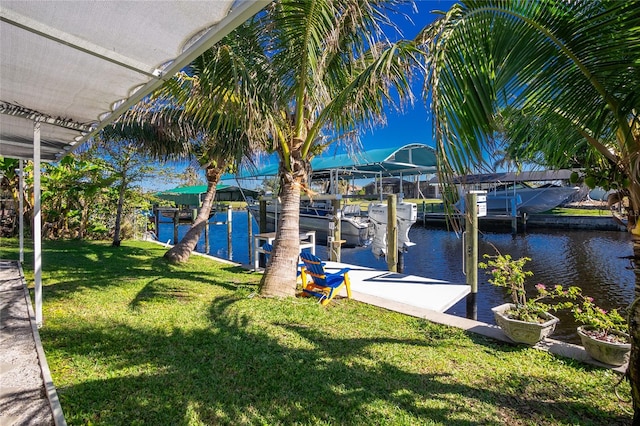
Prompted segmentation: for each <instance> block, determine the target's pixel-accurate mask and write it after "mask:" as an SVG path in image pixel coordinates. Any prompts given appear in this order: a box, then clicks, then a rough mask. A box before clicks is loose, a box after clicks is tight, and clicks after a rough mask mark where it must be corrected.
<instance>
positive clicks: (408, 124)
mask: <svg viewBox="0 0 640 426" xmlns="http://www.w3.org/2000/svg"><path fill="white" fill-rule="evenodd" d="M454 3H455V2H453V1H449V0H429V1H416V6H417V8H418V12H417V13H416V14H410V16H411V19H412V21H413V24H411V23H409V22H404V21H403V22H398V24H399V26H400V27H401V29H402V31H403V36H404V37H405V38H413V37H415V35H416V34H417V33H418V31H420V30H421V29H422V28H424V27H425V26H427V25H428V24H430V23H431V22H433V20H434V19H435V18H436V17H437V16H438V15H436V14H434V13H432V11H434V10H440V11H448V10H449V9H450V8H451V6H452V5H453V4H454ZM414 95H415V97H416V100H415V103H414V106H413V108H411V107H407V110H406V111H405V113H404V114H402V113H398V112H396V111H392V110H389V111H388V112H387V125H386V126H385V127H380V128H377V129H375V130H373V131H368V132H366V133H363V134H362V135H361V142H362V146H363V148H364V149H365V150H368V149H376V148H383V147H389V146H402V145H406V144H410V143H423V144H425V145H429V146H434V144H433V141H432V133H433V132H432V127H431V122H430V119H429V113H428V110H427V108H426V106H425V104H424V100H423V98H422V81H416V82H415V83H414Z"/></svg>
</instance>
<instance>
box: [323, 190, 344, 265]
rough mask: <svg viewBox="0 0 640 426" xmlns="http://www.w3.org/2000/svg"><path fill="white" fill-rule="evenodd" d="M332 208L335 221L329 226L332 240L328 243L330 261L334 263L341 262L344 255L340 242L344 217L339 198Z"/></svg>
mask: <svg viewBox="0 0 640 426" xmlns="http://www.w3.org/2000/svg"><path fill="white" fill-rule="evenodd" d="M331 206H332V207H333V219H332V220H331V223H330V224H329V228H330V229H329V230H330V231H331V238H330V239H329V241H327V242H328V243H329V244H328V246H329V260H330V261H332V262H340V258H341V254H342V253H341V251H342V241H341V240H340V238H341V234H342V230H341V226H342V217H341V216H342V215H341V210H340V198H339V196H338V198H336V199H334V200H331Z"/></svg>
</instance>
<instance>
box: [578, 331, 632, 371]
mask: <svg viewBox="0 0 640 426" xmlns="http://www.w3.org/2000/svg"><path fill="white" fill-rule="evenodd" d="M585 330H589V327H585V326H582V327H578V336H580V340H581V341H582V346H584V350H585V351H587V353H588V354H589V356H590V357H591V358H593V359H595V360H597V361H600V362H603V363H605V364H609V365H616V366H618V365H623V364H626V363H627V362H628V361H629V354H630V352H631V343H613V342H607V341H604V340H599V339H596V338H594V337H591V336H590V335H589V334H587V333H585ZM613 334H617V335H618V336H624V337H626V338H627V341H629V336H628V335H627V334H625V333H616V332H613Z"/></svg>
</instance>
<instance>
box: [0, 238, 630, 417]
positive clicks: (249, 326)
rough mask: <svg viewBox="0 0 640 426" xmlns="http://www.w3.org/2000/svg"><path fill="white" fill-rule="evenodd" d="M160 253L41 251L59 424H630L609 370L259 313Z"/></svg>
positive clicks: (300, 304) (352, 312)
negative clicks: (60, 415) (61, 420)
mask: <svg viewBox="0 0 640 426" xmlns="http://www.w3.org/2000/svg"><path fill="white" fill-rule="evenodd" d="M0 242H1V244H0V258H17V249H16V242H15V240H8V239H3V240H2V241H0ZM164 251H165V249H164V248H162V247H161V246H158V245H155V244H152V243H144V242H131V241H125V242H123V245H122V247H120V248H112V247H111V246H110V245H109V244H108V243H95V242H78V241H59V242H50V241H45V242H44V253H43V257H42V258H43V283H44V285H45V287H44V291H43V294H44V321H45V324H44V327H43V328H42V329H41V330H40V333H41V337H42V341H43V344H44V349H45V352H46V355H47V359H48V362H49V366H50V368H51V372H52V375H53V380H54V383H55V385H56V386H57V389H58V394H59V397H60V400H61V403H62V409H63V411H64V414H65V417H66V419H67V422H68V423H69V424H70V425H83V424H84V425H89V424H91V425H170V424H171V425H212V424H229V425H232V424H233V425H238V424H261V425H278V424H282V425H289V424H298V425H307V424H313V425H337V424H345V425H376V424H377V425H387V424H388V425H418V424H420V425H431V424H433V425H475V424H487V425H502V424H505V425H565V424H566V425H578V424H579V425H589V424H594V425H595V424H602V425H615V424H631V418H632V417H631V406H630V403H628V402H620V401H619V400H618V398H617V397H616V395H615V391H614V385H615V383H616V382H617V380H618V376H617V375H616V374H615V373H613V372H611V371H609V370H606V369H598V368H594V367H590V366H587V365H583V364H581V363H578V362H575V361H573V360H569V359H563V358H558V357H555V356H552V355H550V354H548V353H546V352H543V351H540V350H534V349H530V348H527V347H524V346H512V345H506V344H500V343H498V342H495V341H492V340H490V339H487V338H483V337H479V336H477V335H473V334H466V333H464V332H462V331H461V330H458V329H454V328H449V327H445V326H440V325H435V324H431V323H428V322H426V321H425V320H421V319H417V318H412V317H409V316H405V315H401V314H398V313H394V312H389V311H385V310H383V309H379V308H375V307H372V306H369V305H365V304H363V303H359V302H355V301H349V300H337V301H335V302H333V303H331V304H330V305H329V306H327V307H321V306H319V305H318V304H317V303H315V302H314V301H313V300H311V299H264V298H261V297H258V296H256V291H257V288H256V284H257V282H258V281H259V275H257V274H254V273H249V272H245V271H243V270H241V269H238V268H235V267H232V266H229V265H226V264H222V263H217V262H214V261H211V260H208V259H205V258H203V257H199V256H193V257H192V260H191V261H190V262H189V263H188V264H187V265H185V266H170V265H167V264H166V263H165V262H164V261H163V260H162V254H163V253H164ZM25 258H26V259H27V264H26V265H25V269H26V274H27V280H29V282H31V281H32V274H31V272H30V268H31V260H30V259H32V257H31V255H30V254H28V255H27V256H26V257H25ZM618 393H619V394H620V395H621V396H622V397H623V398H625V399H626V400H628V399H629V386H628V384H627V383H623V384H622V385H621V386H620V387H619V389H618Z"/></svg>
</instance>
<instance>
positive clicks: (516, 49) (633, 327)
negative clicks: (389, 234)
mask: <svg viewBox="0 0 640 426" xmlns="http://www.w3.org/2000/svg"><path fill="white" fill-rule="evenodd" d="M638 28H640V13H638V3H637V2H635V1H627V2H623V1H606V0H601V1H594V0H589V1H571V2H568V1H564V0H546V1H543V2H535V1H522V2H520V1H518V2H516V1H498V0H496V1H464V2H462V3H460V4H457V5H455V6H454V7H453V8H452V9H451V10H450V11H449V12H448V13H447V14H446V15H444V16H442V17H441V18H440V19H438V20H437V21H436V22H434V23H433V24H432V25H430V26H428V27H427V28H425V29H424V31H423V34H422V42H423V43H424V46H425V48H426V50H427V51H428V56H427V58H428V60H427V61H428V64H427V65H428V70H427V72H428V76H427V84H426V86H425V87H426V88H427V95H428V97H429V98H430V101H431V108H432V111H433V116H434V120H433V123H434V127H435V134H436V143H437V145H438V151H439V154H440V158H441V159H442V160H444V161H442V163H441V168H442V169H443V171H444V172H447V173H449V174H451V173H452V172H454V171H462V172H464V171H465V170H466V169H468V168H470V166H472V165H474V164H478V163H480V162H482V159H481V156H482V152H483V147H485V146H486V145H487V144H488V143H489V141H490V140H491V137H492V136H493V134H494V132H495V131H496V130H498V127H499V126H497V123H501V125H502V126H504V131H505V132H506V133H507V137H508V139H509V141H510V144H511V147H512V149H513V151H512V152H513V153H516V154H527V155H528V156H529V158H535V157H536V156H540V155H542V156H544V157H545V159H546V161H548V162H549V165H551V166H554V165H564V164H567V162H568V159H569V158H574V159H575V158H576V156H575V154H576V152H577V148H576V147H577V146H581V147H582V148H583V149H584V147H586V146H587V144H588V147H589V150H590V152H589V153H588V155H582V157H581V158H582V159H587V160H586V161H595V160H594V159H595V158H600V159H602V158H604V159H606V161H607V163H608V164H609V165H610V167H612V168H613V169H615V170H617V171H618V172H619V173H621V174H622V175H623V176H624V177H625V178H626V179H624V184H625V185H626V187H625V188H624V190H625V191H626V194H627V195H628V197H629V201H630V209H629V212H628V213H629V214H628V229H629V231H630V232H631V233H632V235H633V236H634V259H635V263H636V274H637V275H636V296H640V269H639V268H638V266H639V265H640V220H639V218H640V116H639V114H640V109H639V107H640V63H639V62H638V58H640V34H639V33H638ZM540 124H542V125H540ZM534 129H535V130H534ZM540 130H543V131H540ZM585 142H586V144H585ZM595 154H597V156H596V155H595ZM518 158H520V159H524V158H523V157H522V156H521V155H518ZM589 158H591V159H592V160H588V159H589ZM589 165H590V164H587V166H589ZM630 310H631V312H630V334H631V340H632V354H631V361H630V363H629V371H628V373H629V375H630V377H631V385H632V395H633V401H634V410H635V423H640V380H639V379H640V347H639V344H640V302H639V299H636V300H635V302H634V303H633V304H632V306H631V309H630ZM635 423H634V424H635Z"/></svg>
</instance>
